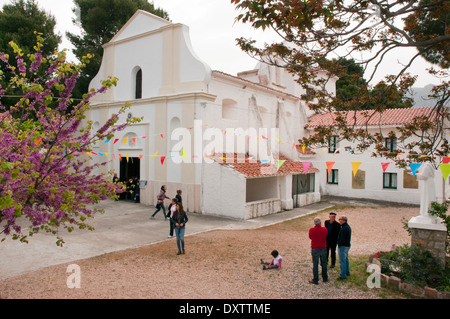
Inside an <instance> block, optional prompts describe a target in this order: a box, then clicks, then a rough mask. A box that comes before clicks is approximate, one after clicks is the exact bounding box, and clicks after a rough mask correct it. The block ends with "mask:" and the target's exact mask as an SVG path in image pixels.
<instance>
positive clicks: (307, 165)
mask: <svg viewBox="0 0 450 319" xmlns="http://www.w3.org/2000/svg"><path fill="white" fill-rule="evenodd" d="M302 164H303V171H304V172H305V174H308V169H309V166H310V165H311V162H302Z"/></svg>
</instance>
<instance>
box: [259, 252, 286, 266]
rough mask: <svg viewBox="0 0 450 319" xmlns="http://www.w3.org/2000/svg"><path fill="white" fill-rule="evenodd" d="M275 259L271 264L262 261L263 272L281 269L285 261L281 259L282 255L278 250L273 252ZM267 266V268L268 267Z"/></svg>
mask: <svg viewBox="0 0 450 319" xmlns="http://www.w3.org/2000/svg"><path fill="white" fill-rule="evenodd" d="M270 254H271V255H272V257H273V259H272V261H271V262H270V263H269V262H265V261H264V260H262V259H261V264H263V265H264V266H263V270H266V269H280V268H281V263H282V261H283V257H281V255H280V254H278V251H277V250H273V251H272V252H271V253H270ZM266 266H267V267H266Z"/></svg>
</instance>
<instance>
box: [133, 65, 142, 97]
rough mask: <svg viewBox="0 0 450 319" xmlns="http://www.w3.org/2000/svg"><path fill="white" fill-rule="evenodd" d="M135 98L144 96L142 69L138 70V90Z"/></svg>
mask: <svg viewBox="0 0 450 319" xmlns="http://www.w3.org/2000/svg"><path fill="white" fill-rule="evenodd" d="M134 98H135V99H141V98H142V70H141V69H139V70H138V71H137V72H136V91H135V96H134Z"/></svg>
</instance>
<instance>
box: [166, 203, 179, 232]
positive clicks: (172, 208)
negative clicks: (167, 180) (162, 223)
mask: <svg viewBox="0 0 450 319" xmlns="http://www.w3.org/2000/svg"><path fill="white" fill-rule="evenodd" d="M177 202H178V200H177V199H176V198H172V202H171V203H170V205H169V207H168V208H167V216H169V221H170V223H169V224H170V229H169V236H168V238H172V237H173V223H172V217H173V214H174V213H175V211H176V210H177Z"/></svg>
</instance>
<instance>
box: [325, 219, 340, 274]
mask: <svg viewBox="0 0 450 319" xmlns="http://www.w3.org/2000/svg"><path fill="white" fill-rule="evenodd" d="M325 228H326V229H327V260H329V258H330V255H331V266H330V268H334V267H335V265H336V246H337V237H338V235H339V231H340V230H341V224H339V223H338V222H337V221H336V213H333V212H331V213H330V215H329V220H326V221H325Z"/></svg>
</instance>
